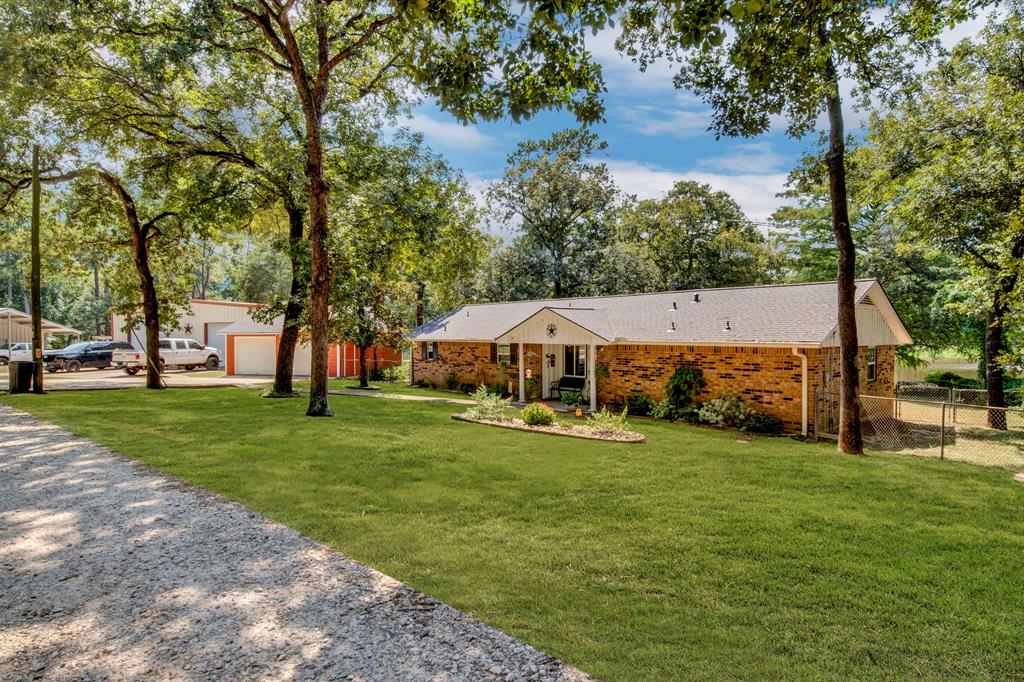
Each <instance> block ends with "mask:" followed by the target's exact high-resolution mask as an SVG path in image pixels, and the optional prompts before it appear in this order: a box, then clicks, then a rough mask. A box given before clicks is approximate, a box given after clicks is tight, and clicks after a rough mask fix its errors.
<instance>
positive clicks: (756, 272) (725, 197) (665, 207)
mask: <svg viewBox="0 0 1024 682" xmlns="http://www.w3.org/2000/svg"><path fill="white" fill-rule="evenodd" d="M618 236H619V238H620V239H622V240H624V241H626V242H639V243H643V244H646V245H647V247H648V248H649V253H650V256H651V258H652V259H653V262H654V263H655V264H656V265H657V267H658V269H659V270H660V272H661V278H662V281H663V282H664V283H665V285H666V287H667V288H669V289H698V288H706V287H726V286H738V285H744V284H763V283H765V282H769V281H771V280H772V279H773V276H774V274H775V269H776V263H775V261H776V258H775V254H774V253H773V252H772V250H771V249H770V248H769V247H768V245H767V243H766V242H765V239H764V237H763V236H762V235H761V233H760V232H758V230H757V227H755V225H754V224H753V223H752V222H751V221H750V220H748V219H747V217H746V216H745V215H744V214H743V211H742V209H740V206H739V204H737V203H736V201H735V200H734V199H733V198H732V197H731V196H729V194H728V193H727V192H722V191H715V190H713V189H711V187H710V186H709V185H705V184H702V183H699V182H693V181H690V180H681V181H679V182H677V183H676V184H675V185H674V186H673V187H672V189H670V190H669V192H668V194H666V195H665V196H664V197H662V198H660V199H645V200H643V201H639V202H635V203H633V204H631V205H629V206H627V207H626V208H625V209H624V210H623V211H622V212H621V215H620V218H619V224H618Z"/></svg>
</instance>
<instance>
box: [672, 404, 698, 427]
mask: <svg viewBox="0 0 1024 682" xmlns="http://www.w3.org/2000/svg"><path fill="white" fill-rule="evenodd" d="M676 418H677V419H682V420H683V421H684V422H686V423H687V424H700V423H701V418H700V407H684V408H683V409H681V410H679V412H678V413H677V417H676Z"/></svg>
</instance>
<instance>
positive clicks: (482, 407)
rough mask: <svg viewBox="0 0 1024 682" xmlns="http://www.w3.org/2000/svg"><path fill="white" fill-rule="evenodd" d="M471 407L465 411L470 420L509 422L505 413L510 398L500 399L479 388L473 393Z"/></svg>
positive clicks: (484, 388) (510, 400)
mask: <svg viewBox="0 0 1024 682" xmlns="http://www.w3.org/2000/svg"><path fill="white" fill-rule="evenodd" d="M473 403H474V404H473V407H471V408H469V409H468V410H466V416H467V417H469V418H470V419H487V420H490V421H499V422H504V421H509V416H508V413H507V410H508V407H509V405H511V404H512V399H511V398H502V397H501V396H500V395H495V394H494V392H493V391H492V390H491V389H489V388H488V387H486V386H481V387H480V388H478V389H477V390H476V392H475V393H473Z"/></svg>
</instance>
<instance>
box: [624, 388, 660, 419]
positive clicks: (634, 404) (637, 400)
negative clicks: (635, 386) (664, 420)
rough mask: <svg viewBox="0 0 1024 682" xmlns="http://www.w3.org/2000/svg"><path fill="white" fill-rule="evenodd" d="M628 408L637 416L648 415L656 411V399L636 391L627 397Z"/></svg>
mask: <svg viewBox="0 0 1024 682" xmlns="http://www.w3.org/2000/svg"><path fill="white" fill-rule="evenodd" d="M626 409H627V410H629V413H630V414H632V415H635V416H637V417H646V416H647V415H649V414H650V413H651V412H653V411H654V401H653V400H651V399H650V398H648V397H647V396H645V395H642V394H640V393H634V394H632V395H631V396H629V397H628V398H626Z"/></svg>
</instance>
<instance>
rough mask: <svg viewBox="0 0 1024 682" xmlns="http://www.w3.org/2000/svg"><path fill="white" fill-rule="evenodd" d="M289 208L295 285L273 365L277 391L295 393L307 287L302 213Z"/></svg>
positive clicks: (290, 255) (284, 393)
mask: <svg viewBox="0 0 1024 682" xmlns="http://www.w3.org/2000/svg"><path fill="white" fill-rule="evenodd" d="M286 210H287V211H288V258H289V260H290V261H291V266H292V286H291V290H290V291H289V294H288V304H287V305H286V306H285V308H284V328H283V329H282V330H281V342H280V343H279V344H278V347H277V364H276V365H275V367H274V394H275V395H292V393H293V392H294V391H293V386H292V372H293V370H294V366H295V347H296V346H297V345H298V341H299V318H300V317H301V316H302V296H303V293H304V291H305V288H306V283H305V278H304V277H303V276H302V260H301V259H300V258H299V246H300V245H301V244H302V233H303V214H302V209H300V208H298V207H297V206H289V207H287V209H286Z"/></svg>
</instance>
